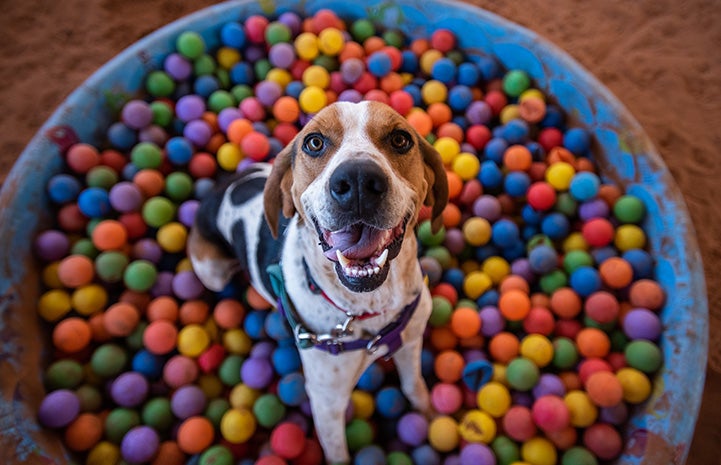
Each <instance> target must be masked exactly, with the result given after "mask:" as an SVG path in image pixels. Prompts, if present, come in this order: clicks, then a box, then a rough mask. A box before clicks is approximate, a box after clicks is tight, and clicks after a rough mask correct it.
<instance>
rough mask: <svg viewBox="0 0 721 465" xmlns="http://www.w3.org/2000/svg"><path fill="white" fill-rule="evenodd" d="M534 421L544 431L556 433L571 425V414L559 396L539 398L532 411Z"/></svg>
mask: <svg viewBox="0 0 721 465" xmlns="http://www.w3.org/2000/svg"><path fill="white" fill-rule="evenodd" d="M531 416H532V417H533V421H534V422H535V423H536V425H538V427H539V428H541V429H542V430H543V431H548V432H552V433H556V432H559V431H563V430H564V429H566V428H567V427H568V425H570V424H571V412H570V411H569V410H568V407H567V406H566V403H565V402H564V401H563V399H561V398H560V397H558V396H554V395H547V396H542V397H539V398H538V399H537V400H536V402H534V403H533V407H532V409H531Z"/></svg>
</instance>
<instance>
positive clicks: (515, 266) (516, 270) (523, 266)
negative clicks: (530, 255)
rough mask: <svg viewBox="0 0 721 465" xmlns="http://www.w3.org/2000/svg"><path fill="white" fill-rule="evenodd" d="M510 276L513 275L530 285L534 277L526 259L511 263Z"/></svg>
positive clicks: (529, 263)
mask: <svg viewBox="0 0 721 465" xmlns="http://www.w3.org/2000/svg"><path fill="white" fill-rule="evenodd" d="M511 274H515V275H518V276H520V277H521V278H523V279H525V280H526V281H527V282H529V283H531V282H533V280H534V279H535V278H536V275H535V274H534V273H533V270H531V262H530V261H529V260H528V259H527V258H518V259H516V260H514V261H513V263H511Z"/></svg>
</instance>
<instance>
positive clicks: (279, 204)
mask: <svg viewBox="0 0 721 465" xmlns="http://www.w3.org/2000/svg"><path fill="white" fill-rule="evenodd" d="M294 150H295V143H294V142H292V143H290V144H288V146H287V147H286V148H284V149H283V150H282V151H281V152H280V153H279V154H278V155H276V157H275V162H273V169H272V170H271V171H270V176H268V180H267V181H266V182H265V188H264V189H263V208H264V210H265V221H266V222H267V223H268V226H269V227H270V232H271V233H272V234H273V237H275V238H277V237H278V222H279V220H280V212H281V211H282V212H283V216H285V217H286V218H290V217H291V216H293V215H294V214H295V205H293V198H292V197H291V194H290V189H291V187H292V186H293V172H292V170H291V169H290V168H291V165H292V161H293V151H294Z"/></svg>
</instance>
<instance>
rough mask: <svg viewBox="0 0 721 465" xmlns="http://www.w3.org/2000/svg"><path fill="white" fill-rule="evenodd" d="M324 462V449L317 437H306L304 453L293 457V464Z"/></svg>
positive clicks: (305, 464) (313, 464)
mask: <svg viewBox="0 0 721 465" xmlns="http://www.w3.org/2000/svg"><path fill="white" fill-rule="evenodd" d="M322 463H323V449H321V447H320V443H319V442H318V441H317V440H316V439H306V440H305V449H303V453H301V454H300V455H299V456H298V457H296V458H295V459H293V465H321V464H322Z"/></svg>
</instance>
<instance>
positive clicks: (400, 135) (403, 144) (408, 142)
mask: <svg viewBox="0 0 721 465" xmlns="http://www.w3.org/2000/svg"><path fill="white" fill-rule="evenodd" d="M390 143H391V147H393V150H395V151H396V152H398V153H406V152H407V151H409V150H410V149H411V147H413V139H412V138H411V135H410V134H408V133H407V132H406V131H402V130H400V129H399V130H397V131H393V132H392V133H391V135H390Z"/></svg>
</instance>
